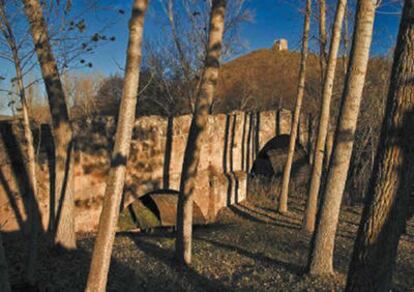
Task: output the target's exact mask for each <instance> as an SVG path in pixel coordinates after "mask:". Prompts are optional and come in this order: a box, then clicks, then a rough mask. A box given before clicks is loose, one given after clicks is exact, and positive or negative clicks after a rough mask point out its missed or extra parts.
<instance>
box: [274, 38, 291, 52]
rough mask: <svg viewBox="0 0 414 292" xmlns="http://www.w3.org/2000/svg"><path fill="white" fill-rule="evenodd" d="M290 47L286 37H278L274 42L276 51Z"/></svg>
mask: <svg viewBox="0 0 414 292" xmlns="http://www.w3.org/2000/svg"><path fill="white" fill-rule="evenodd" d="M288 49H289V48H288V41H287V40H286V39H278V40H276V41H275V42H274V43H273V50H275V51H276V52H279V51H287V50H288Z"/></svg>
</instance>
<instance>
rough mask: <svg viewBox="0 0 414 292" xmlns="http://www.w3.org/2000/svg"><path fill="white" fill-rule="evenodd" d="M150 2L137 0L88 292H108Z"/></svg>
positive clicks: (133, 11) (134, 4) (130, 28)
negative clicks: (145, 19)
mask: <svg viewBox="0 0 414 292" xmlns="http://www.w3.org/2000/svg"><path fill="white" fill-rule="evenodd" d="M147 7H148V0H134V2H133V7H132V14H131V18H130V21H129V43H128V50H127V59H126V65H125V68H126V70H125V78H124V86H123V90H122V98H121V105H120V108H119V115H118V125H117V129H116V137H115V146H114V150H113V152H112V158H111V169H110V172H109V176H108V179H107V187H106V191H105V197H104V202H103V209H102V212H101V217H100V219H99V228H98V235H97V237H96V240H95V247H94V249H93V255H92V262H91V267H90V270H89V276H88V283H87V287H86V291H105V287H106V283H107V279H108V271H109V265H110V261H111V254H112V246H113V243H114V239H115V232H116V226H117V222H118V216H119V209H120V204H121V199H122V193H123V189H124V183H125V172H126V166H127V161H128V156H129V152H130V146H131V137H132V130H133V128H134V123H135V111H136V104H137V95H138V84H139V75H140V66H141V58H142V53H141V51H142V39H143V32H144V17H145V12H146V10H147Z"/></svg>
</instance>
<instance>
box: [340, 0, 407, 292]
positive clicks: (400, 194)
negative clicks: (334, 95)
mask: <svg viewBox="0 0 414 292" xmlns="http://www.w3.org/2000/svg"><path fill="white" fill-rule="evenodd" d="M413 79H414V0H406V1H405V4H404V8H403V14H402V19H401V24H400V31H399V34H398V40H397V46H396V48H395V53H394V64H393V70H392V74H391V84H390V89H389V92H388V102H387V107H386V116H385V119H384V122H383V128H382V133H381V139H380V144H379V148H378V153H377V156H376V159H375V167H374V170H373V172H372V177H371V182H370V187H369V189H368V193H367V201H366V204H365V207H364V211H363V215H362V218H361V224H360V227H359V231H358V235H357V239H356V241H355V246H354V252H353V257H352V261H351V265H350V267H349V273H348V281H347V286H346V290H347V291H384V292H385V291H390V290H391V283H392V273H393V270H394V266H395V260H396V255H397V248H398V242H399V240H400V236H401V234H402V232H403V230H404V226H405V223H406V219H407V218H408V217H407V214H408V211H409V208H410V207H413V206H410V195H411V192H412V185H413V184H412V182H413V180H414V156H413V153H414V137H413V133H414V85H413V83H412V80H413Z"/></svg>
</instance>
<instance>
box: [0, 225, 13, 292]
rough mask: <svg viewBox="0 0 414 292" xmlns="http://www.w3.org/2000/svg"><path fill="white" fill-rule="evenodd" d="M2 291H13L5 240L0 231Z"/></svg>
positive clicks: (0, 288) (0, 289) (0, 281)
mask: <svg viewBox="0 0 414 292" xmlns="http://www.w3.org/2000/svg"><path fill="white" fill-rule="evenodd" d="M0 291H4V292H11V288H10V282H9V272H8V268H7V261H6V256H5V255H4V247H3V240H2V236H1V232H0Z"/></svg>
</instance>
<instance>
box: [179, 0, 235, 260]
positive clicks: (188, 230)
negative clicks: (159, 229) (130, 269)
mask: <svg viewBox="0 0 414 292" xmlns="http://www.w3.org/2000/svg"><path fill="white" fill-rule="evenodd" d="M226 2H227V1H226V0H213V1H212V7H211V15H210V29H209V38H208V46H207V54H206V59H205V61H204V71H203V75H202V81H201V84H200V92H199V94H198V97H197V99H196V105H195V111H194V114H193V118H192V121H191V126H190V132H189V134H188V141H187V146H186V149H185V152H184V161H183V168H182V173H181V182H180V194H179V199H178V209H177V240H176V256H177V260H178V262H179V264H180V265H182V266H183V265H190V264H191V243H192V228H193V227H192V225H193V224H192V221H193V218H192V217H193V194H194V190H195V187H196V179H197V167H198V164H199V161H200V151H201V144H202V143H201V137H202V135H203V133H204V132H205V128H206V125H207V121H208V115H209V108H210V104H211V103H212V101H213V97H214V93H215V89H216V85H217V80H218V74H219V67H220V55H221V48H222V40H223V32H224V15H225V10H226Z"/></svg>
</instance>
